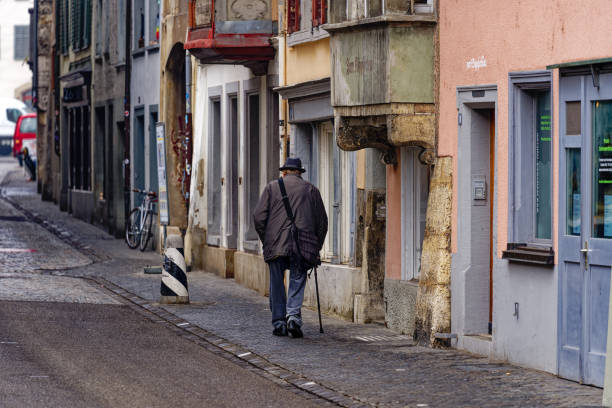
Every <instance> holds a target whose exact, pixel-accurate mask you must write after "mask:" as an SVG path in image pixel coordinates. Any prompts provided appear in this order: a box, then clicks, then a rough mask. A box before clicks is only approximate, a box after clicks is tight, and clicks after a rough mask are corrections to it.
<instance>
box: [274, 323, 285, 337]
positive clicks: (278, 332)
mask: <svg viewBox="0 0 612 408" xmlns="http://www.w3.org/2000/svg"><path fill="white" fill-rule="evenodd" d="M272 334H273V335H275V336H280V337H283V336H286V335H287V326H285V325H282V326H280V327H275V328H274V330H272Z"/></svg>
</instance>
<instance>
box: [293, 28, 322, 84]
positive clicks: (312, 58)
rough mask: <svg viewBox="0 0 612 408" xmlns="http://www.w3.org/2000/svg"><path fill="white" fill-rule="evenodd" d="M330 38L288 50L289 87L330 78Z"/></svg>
mask: <svg viewBox="0 0 612 408" xmlns="http://www.w3.org/2000/svg"><path fill="white" fill-rule="evenodd" d="M329 52H330V51H329V38H324V39H322V40H319V41H313V42H308V43H304V44H299V45H296V46H294V47H288V48H287V85H295V84H299V83H302V82H307V81H314V80H316V79H323V78H329V76H330V75H331V62H330V61H331V60H330V53H329Z"/></svg>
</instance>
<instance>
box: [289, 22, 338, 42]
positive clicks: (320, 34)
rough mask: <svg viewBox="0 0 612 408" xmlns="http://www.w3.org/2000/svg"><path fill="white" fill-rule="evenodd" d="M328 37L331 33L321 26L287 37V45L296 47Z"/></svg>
mask: <svg viewBox="0 0 612 408" xmlns="http://www.w3.org/2000/svg"><path fill="white" fill-rule="evenodd" d="M328 37H329V33H328V32H327V31H325V30H324V29H322V28H321V26H318V27H313V28H312V29H310V28H309V29H306V30H300V31H296V32H294V33H292V34H291V35H289V36H288V37H287V45H288V46H289V47H294V46H296V45H299V44H304V43H309V42H314V41H318V40H322V39H323V38H328Z"/></svg>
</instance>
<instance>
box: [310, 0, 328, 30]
mask: <svg viewBox="0 0 612 408" xmlns="http://www.w3.org/2000/svg"><path fill="white" fill-rule="evenodd" d="M325 23H327V1H326V0H312V26H313V27H317V26H320V25H321V24H325Z"/></svg>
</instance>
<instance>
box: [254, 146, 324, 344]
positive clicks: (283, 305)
mask: <svg viewBox="0 0 612 408" xmlns="http://www.w3.org/2000/svg"><path fill="white" fill-rule="evenodd" d="M280 171H282V173H283V176H282V177H281V178H280V179H279V180H274V181H272V182H270V183H269V184H268V185H267V186H266V188H265V189H264V191H263V193H262V195H261V197H260V199H259V203H258V204H257V207H256V208H255V211H254V212H253V220H254V221H255V229H256V230H257V233H258V234H259V239H261V242H262V243H263V250H264V260H265V261H266V262H267V263H268V267H269V268H270V310H271V311H272V325H273V326H274V330H273V331H272V334H274V335H275V336H286V335H287V332H289V334H291V337H294V338H298V337H302V336H303V334H302V329H301V327H302V312H301V310H302V302H303V301H304V288H305V287H306V278H307V272H308V269H309V268H310V267H311V266H313V265H315V264H316V263H317V262H319V258H318V256H319V255H318V254H319V251H320V250H321V248H322V247H323V242H324V241H325V235H327V213H326V212H325V207H324V206H323V200H321V193H319V190H318V189H317V188H316V187H315V186H313V185H312V184H310V183H309V182H307V181H305V180H304V179H302V173H304V172H305V171H306V170H304V169H303V168H302V161H301V160H300V159H299V158H288V159H287V161H286V162H285V164H284V165H283V167H281V168H280ZM283 189H284V190H285V191H286V197H287V199H288V200H285V202H284V201H283V192H282V191H283ZM287 207H288V208H287ZM291 216H292V217H293V221H292V220H291ZM287 269H289V290H288V296H287V297H286V296H285V284H284V273H285V270H287Z"/></svg>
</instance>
